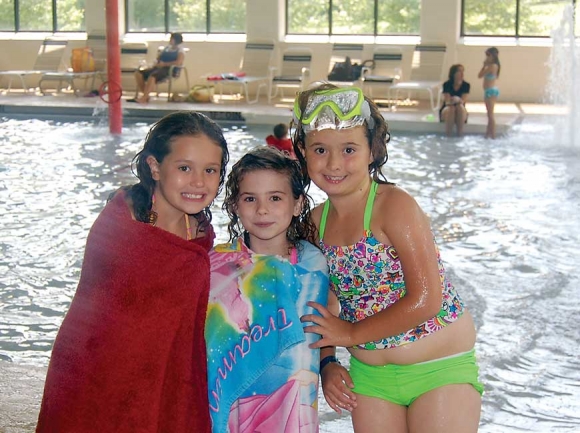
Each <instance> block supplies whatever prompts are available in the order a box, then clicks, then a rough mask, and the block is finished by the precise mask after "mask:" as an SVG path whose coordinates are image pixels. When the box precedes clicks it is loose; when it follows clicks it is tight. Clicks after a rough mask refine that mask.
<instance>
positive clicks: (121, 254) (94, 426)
mask: <svg viewBox="0 0 580 433" xmlns="http://www.w3.org/2000/svg"><path fill="white" fill-rule="evenodd" d="M213 238H214V234H213V230H212V229H210V230H209V231H208V233H207V234H206V236H205V237H204V238H201V239H196V240H193V241H186V240H184V239H181V238H179V237H178V236H175V235H173V234H171V233H169V232H166V231H164V230H161V229H159V228H156V227H153V226H151V225H149V224H145V223H142V222H138V221H135V220H133V219H132V218H131V214H130V211H129V208H128V207H127V204H126V203H125V193H124V192H119V193H117V194H116V196H115V197H114V198H113V199H112V200H111V201H110V202H109V203H108V204H107V205H106V207H105V208H104V210H103V211H102V212H101V214H100V215H99V217H98V218H97V220H96V221H95V223H94V225H93V227H92V228H91V231H90V233H89V236H88V239H87V245H86V250H85V256H84V261H83V267H82V271H81V277H80V282H79V285H78V289H77V291H76V294H75V296H74V298H73V300H72V303H71V305H70V308H69V311H68V312H67V314H66V316H65V318H64V321H63V323H62V326H61V328H60V330H59V333H58V335H57V338H56V341H55V343H54V347H53V350H52V356H51V360H50V364H49V367H48V373H47V377H46V384H45V389H44V396H43V399H42V405H41V410H40V415H39V421H38V425H37V432H41V433H46V432H58V433H86V432H95V433H113V432H114V433H129V432H139V433H153V432H155V433H168V432H171V433H183V432H188V433H200V432H202V433H206V432H209V431H210V418H209V411H208V398H207V368H206V365H207V364H206V351H205V341H204V335H203V330H204V323H205V317H206V309H207V299H208V293H209V258H208V254H207V251H208V250H209V248H210V247H211V245H212V243H213Z"/></svg>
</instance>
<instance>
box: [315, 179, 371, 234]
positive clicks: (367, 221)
mask: <svg viewBox="0 0 580 433" xmlns="http://www.w3.org/2000/svg"><path fill="white" fill-rule="evenodd" d="M378 186H379V184H378V183H376V182H375V181H374V180H373V181H372V183H371V190H370V192H369V196H368V198H367V204H366V206H365V216H364V229H365V231H366V230H370V229H371V217H372V215H373V204H374V202H375V195H376V194H377V188H378ZM329 209H330V201H329V200H326V201H325V202H324V207H323V208H322V215H321V217H320V228H319V229H318V237H319V239H320V240H322V239H323V238H324V231H325V229H326V218H328V210H329Z"/></svg>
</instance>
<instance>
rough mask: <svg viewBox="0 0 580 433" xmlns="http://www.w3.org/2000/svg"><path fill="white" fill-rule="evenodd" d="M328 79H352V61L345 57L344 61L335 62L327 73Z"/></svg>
mask: <svg viewBox="0 0 580 433" xmlns="http://www.w3.org/2000/svg"><path fill="white" fill-rule="evenodd" d="M328 79H329V81H352V62H351V60H350V57H348V56H347V57H346V58H345V59H344V62H336V63H335V64H334V65H333V66H332V70H331V71H330V73H329V74H328Z"/></svg>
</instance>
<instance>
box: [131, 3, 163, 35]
mask: <svg viewBox="0 0 580 433" xmlns="http://www.w3.org/2000/svg"><path fill="white" fill-rule="evenodd" d="M126 13H127V17H128V28H127V31H129V32H159V33H164V32H165V22H164V18H163V17H164V16H165V8H164V4H163V2H162V1H159V0H129V2H128V7H127V11H126Z"/></svg>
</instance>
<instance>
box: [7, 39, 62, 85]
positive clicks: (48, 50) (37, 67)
mask: <svg viewBox="0 0 580 433" xmlns="http://www.w3.org/2000/svg"><path fill="white" fill-rule="evenodd" d="M67 45H68V41H67V40H62V39H52V38H46V39H45V40H44V41H43V42H42V45H41V46H40V48H39V50H38V54H37V56H36V60H35V62H34V66H33V67H32V69H28V70H13V71H0V77H7V78H8V86H7V87H6V92H7V93H9V92H10V90H11V89H12V80H14V79H15V78H18V79H19V80H20V84H21V85H22V89H23V90H27V89H28V87H27V85H26V81H25V79H26V77H30V76H36V77H41V76H42V74H43V73H46V72H56V71H58V70H59V68H60V66H61V63H62V57H63V55H64V52H65V50H66V47H67ZM35 87H36V86H35Z"/></svg>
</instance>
